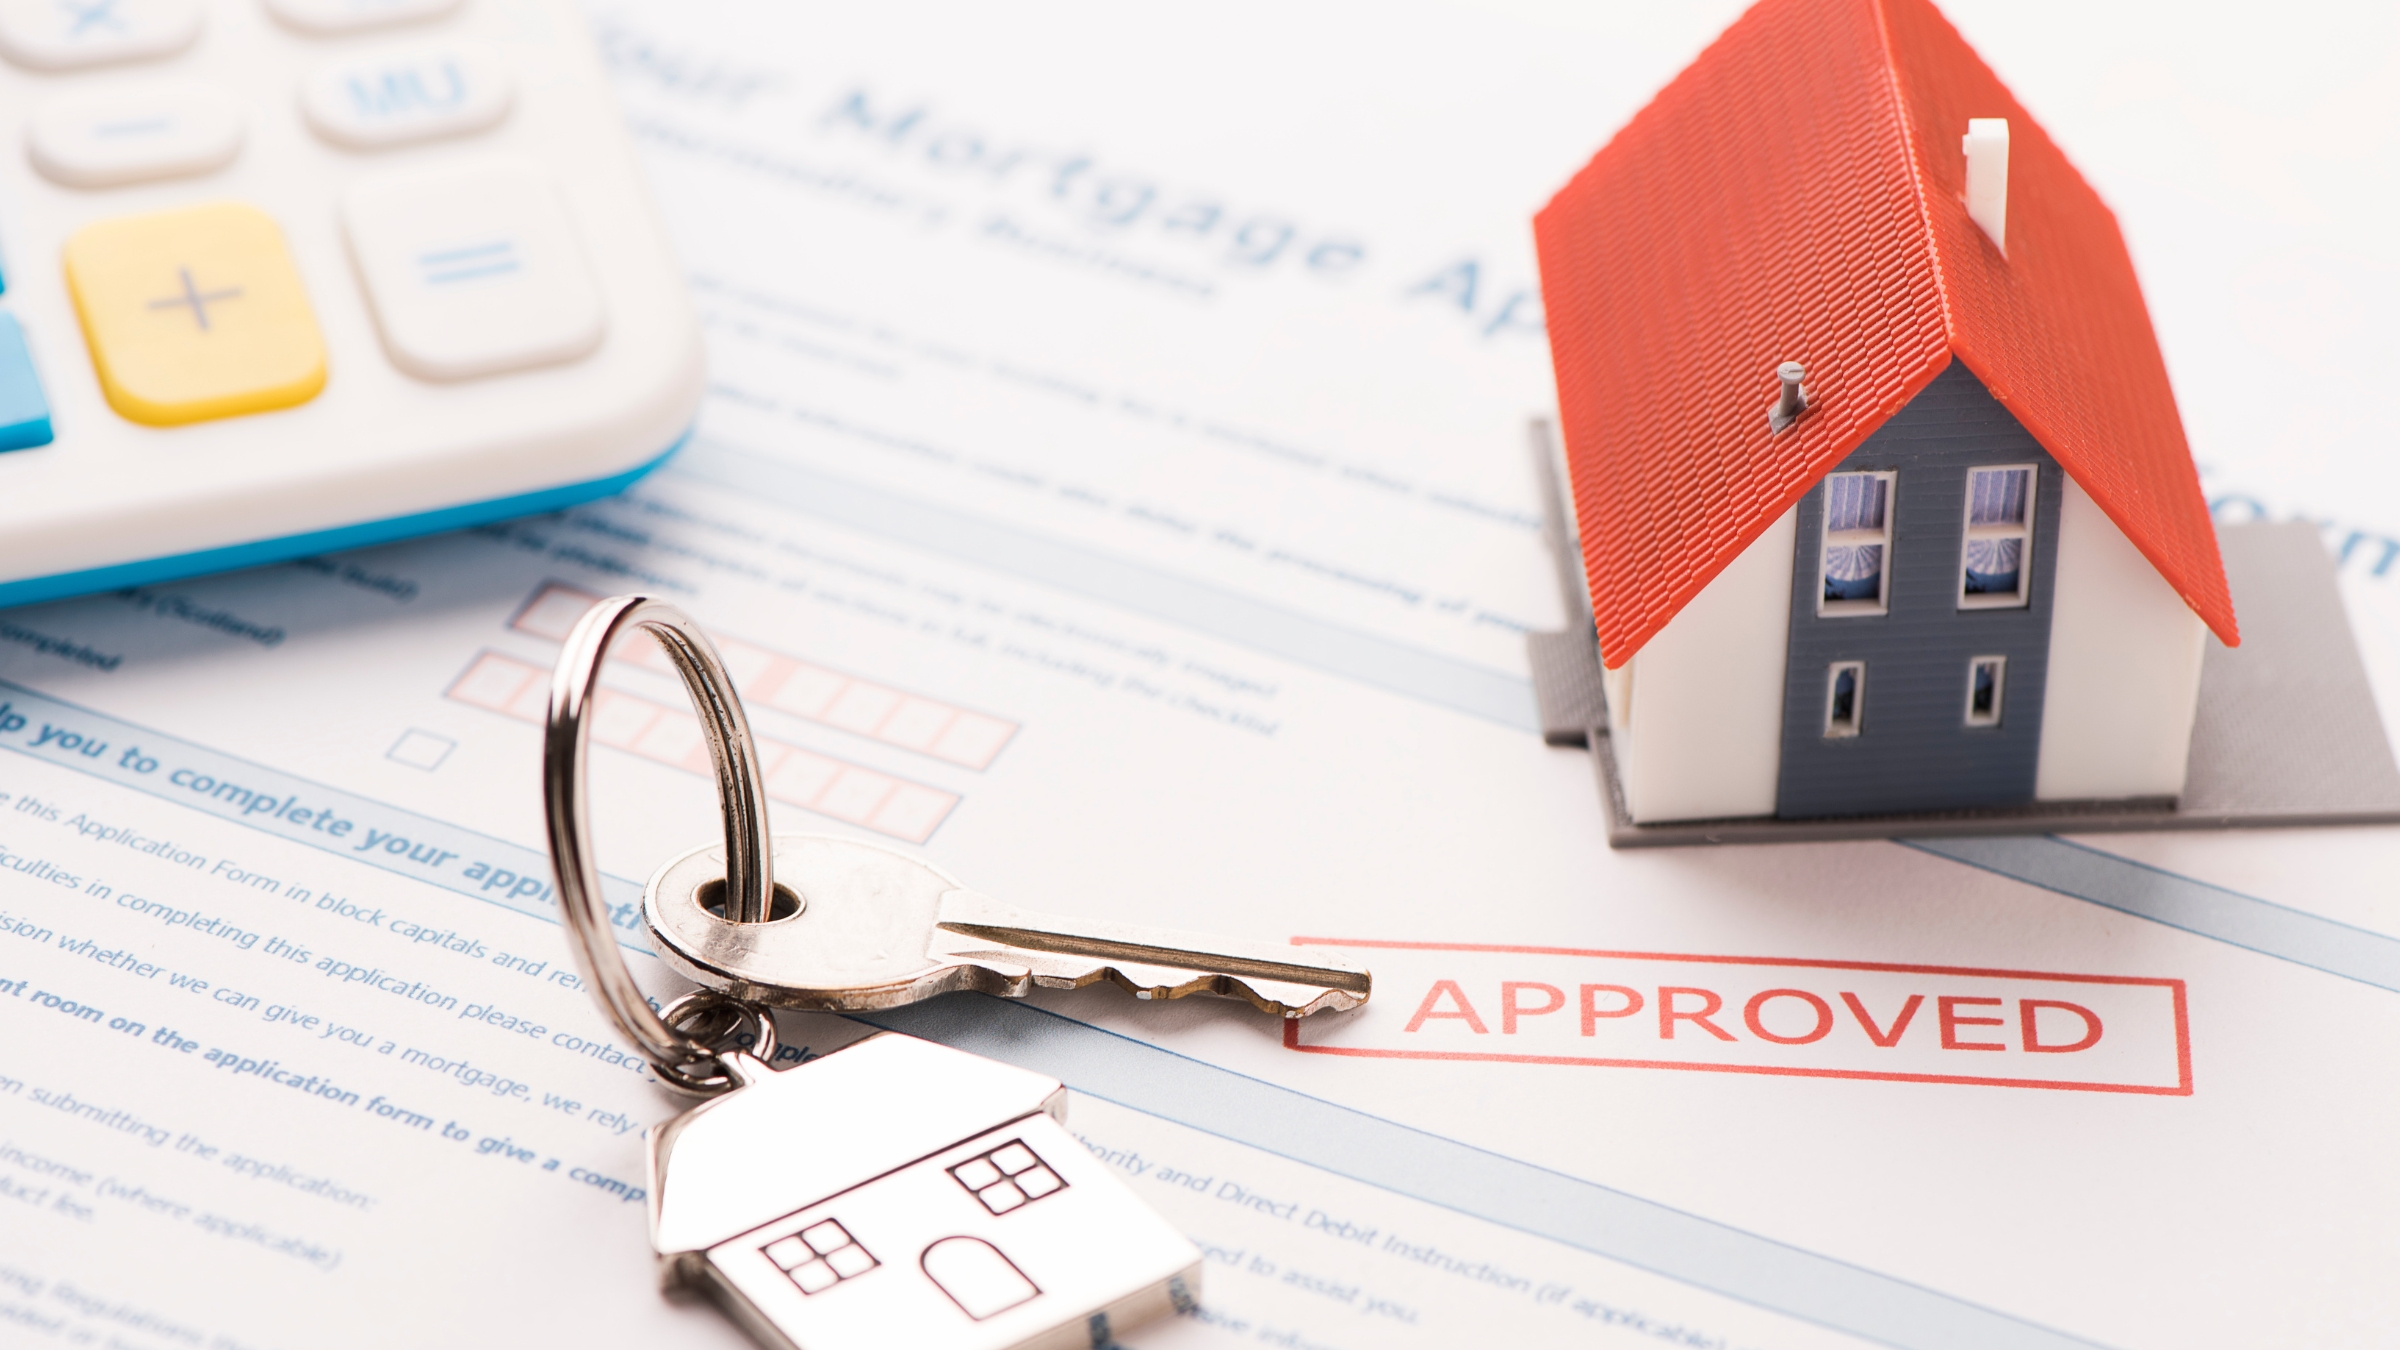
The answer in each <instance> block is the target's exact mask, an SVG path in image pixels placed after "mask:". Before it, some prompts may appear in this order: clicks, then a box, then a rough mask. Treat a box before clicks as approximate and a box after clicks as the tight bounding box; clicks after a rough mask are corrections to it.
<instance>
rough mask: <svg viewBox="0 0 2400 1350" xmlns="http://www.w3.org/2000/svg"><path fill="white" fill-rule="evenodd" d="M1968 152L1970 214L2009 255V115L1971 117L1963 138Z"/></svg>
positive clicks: (1970, 217) (1968, 207) (2004, 255)
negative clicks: (2007, 116)
mask: <svg viewBox="0 0 2400 1350" xmlns="http://www.w3.org/2000/svg"><path fill="white" fill-rule="evenodd" d="M1960 148H1961V149H1963V150H1965V151H1966V152H1967V217H1968V218H1969V219H1970V220H1973V221H1974V222H1975V223H1976V224H1977V225H1978V226H1980V227H1981V228H1982V230H1983V232H1984V233H1985V234H1987V235H1990V236H1991V238H1992V244H1993V246H1994V247H1995V248H1998V249H1999V250H2000V256H2001V257H2003V258H2005V257H2007V256H2008V119H2007V118H2005V117H1970V118H1968V119H1967V134H1966V136H1965V137H1964V138H1963V140H1962V142H1961V146H1960Z"/></svg>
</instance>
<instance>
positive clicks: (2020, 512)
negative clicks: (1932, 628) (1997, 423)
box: [1958, 464, 2035, 609]
mask: <svg viewBox="0 0 2400 1350" xmlns="http://www.w3.org/2000/svg"><path fill="white" fill-rule="evenodd" d="M2034 483H2035V469H2034V466H2032V465H2030V464H2012V465H2006V466H2003V467H2000V468H1992V469H1970V470H1968V471H1967V539H1966V545H1965V547H1964V548H1963V549H1962V550H1960V556H1959V566H1958V607H1959V608H1960V609H2021V608H2023V607H2024V606H2025V604H2026V603H2027V601H2028V600H2029V599H2030V598H2031V596H2032V595H2033V489H2034Z"/></svg>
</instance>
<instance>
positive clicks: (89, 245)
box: [66, 202, 325, 426]
mask: <svg viewBox="0 0 2400 1350" xmlns="http://www.w3.org/2000/svg"><path fill="white" fill-rule="evenodd" d="M66 254H67V289H68V290H69V291H71V292H72V293H73V294H74V296H75V312H76V313H77V314H78V315H79V316H81V317H82V319H83V340H84V341H85V342H86V343H88V344H89V345H90V346H91V349H92V365H93V366H94V367H95V368H97V369H98V370H99V372H100V387H101V389H102V390H103V391H104V392H105V393H106V394H107V395H108V405H109V406H110V407H112V408H115V409H116V410H117V411H118V412H120V413H123V414H124V415H125V416H126V417H129V418H131V419H132V420H134V421H136V422H147V423H149V424H150V425H152V426H172V425H174V424H176V423H178V422H198V421H203V420H205V419H207V418H211V417H237V416H240V415H241V414H243V413H255V412H266V411H268V410H269V409H273V408H288V407H291V406H292V405H293V404H295V403H306V402H308V401H309V400H310V399H312V398H315V397H316V396H317V391H318V390H320V389H323V388H324V387H325V343H324V341H323V339H321V338H319V337H318V336H317V320H316V316H315V315H314V314H312V313H311V312H310V311H309V308H308V293H307V292H306V291H305V290H303V289H302V288H301V285H300V273H299V272H298V271H297V270H295V269H294V268H293V267H292V259H291V255H290V254H288V253H286V252H284V248H283V231H282V230H280V229H277V228H276V226H275V222H274V221H273V220H271V219H269V218H268V216H267V214H266V213H265V212H263V211H260V210H259V209H257V208H256V207H251V206H244V205H242V204H240V203H239V202H216V203H212V204H210V205H207V206H192V207H185V208H184V209H182V210H178V211H161V212H159V213H157V214H155V215H147V216H120V217H118V218H116V219H114V220H102V221H96V222H94V223H92V224H90V225H86V226H84V227H83V228H82V229H80V230H77V231H76V232H75V233H74V235H73V236H72V237H70V238H69V239H68V240H67V250H66Z"/></svg>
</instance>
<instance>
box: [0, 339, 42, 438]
mask: <svg viewBox="0 0 2400 1350" xmlns="http://www.w3.org/2000/svg"><path fill="white" fill-rule="evenodd" d="M49 443H50V400H48V399H46V398H44V397H42V380H41V377H40V376H38V375H36V374H34V373H33V353H31V352H29V351H27V350H26V349H25V330H24V329H22V328H20V327H18V326H17V316H16V315H14V314H0V450H23V449H26V448H28V447H30V446H36V445H48V444H49Z"/></svg>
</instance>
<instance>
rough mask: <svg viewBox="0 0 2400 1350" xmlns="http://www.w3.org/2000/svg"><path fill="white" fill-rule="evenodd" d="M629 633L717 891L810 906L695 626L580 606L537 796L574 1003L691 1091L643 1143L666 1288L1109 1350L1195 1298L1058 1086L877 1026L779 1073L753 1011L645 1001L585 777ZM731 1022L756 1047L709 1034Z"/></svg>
mask: <svg viewBox="0 0 2400 1350" xmlns="http://www.w3.org/2000/svg"><path fill="white" fill-rule="evenodd" d="M636 628H640V629H645V630H647V631H649V632H650V633H652V634H654V635H656V636H657V638H658V640H659V642H660V644H661V645H662V646H663V647H665V648H666V651H667V654H668V656H669V657H671V658H672V659H673V661H674V664H675V668H676V670H677V672H678V673H680V674H681V675H682V677H683V682H684V686H685V688H686V689H688V690H689V691H690V692H691V695H692V702H693V705H694V706H695V707H696V708H697V709H698V711H699V713H700V721H701V724H702V726H703V727H705V728H706V729H707V736H708V746H709V757H710V760H711V762H712V763H713V764H714V765H715V766H716V777H717V795H718V799H719V802H720V803H721V805H722V807H723V810H724V821H725V841H724V844H723V846H722V849H721V851H720V852H718V853H716V854H714V855H712V856H714V857H715V858H716V861H715V862H714V863H713V864H712V866H713V869H714V873H715V874H714V876H712V877H711V878H708V880H710V881H712V882H714V883H715V886H716V888H717V889H718V890H719V891H721V893H722V895H723V899H722V900H721V901H720V902H719V904H718V908H719V909H721V910H723V911H725V912H727V913H729V914H735V915H739V916H742V917H741V918H740V919H734V920H728V922H731V923H741V922H744V921H747V923H748V924H750V925H752V926H755V927H758V928H767V927H771V926H772V925H773V922H774V916H775V915H776V914H777V913H778V911H779V908H780V909H781V910H782V911H786V912H788V911H792V910H794V909H797V908H800V907H801V906H803V905H804V903H805V902H804V900H803V898H802V896H801V895H799V894H796V893H795V892H794V891H793V889H792V888H790V887H778V886H777V885H776V882H775V878H774V868H775V864H776V857H777V852H778V847H777V845H776V844H775V843H774V842H772V841H770V839H769V837H768V834H767V817H766V796H765V793H764V792H763V791H762V790H761V783H760V781H759V771H758V754H757V750H756V748H755V746H754V745H753V744H752V742H751V738H750V728H749V724H748V722H747V720H746V719H745V718H744V717H743V715H742V707H741V700H740V698H739V697H738V696H737V695H736V693H735V691H734V688H733V684H732V681H731V680H730V679H729V678H728V677H727V675H726V673H725V668H724V664H723V662H722V661H720V660H719V659H718V656H717V652H716V649H715V647H714V646H712V645H711V644H710V642H709V640H708V637H707V635H706V634H704V633H702V632H701V631H700V629H699V627H698V625H696V624H694V623H693V622H692V621H691V619H690V618H688V617H687V616H685V615H684V614H683V613H682V611H680V610H678V609H676V608H675V607H674V606H672V605H669V604H666V603H664V602H662V601H659V600H655V599H651V598H648V597H644V596H620V597H618V598H616V599H613V600H605V601H602V602H601V603H600V604H598V605H596V606H594V607H593V609H592V610H591V612H589V613H587V614H586V615H584V617H583V619H582V621H581V622H579V623H578V624H577V625H576V626H575V630H574V631H573V633H571V634H570V635H569V636H568V638H567V643H566V650H565V651H564V652H563V653H562V654H561V655H560V658H559V664H558V670H557V673H556V675H555V677H554V678H553V679H552V682H551V686H550V720H549V726H548V729H547V732H546V735H545V740H544V745H543V793H544V805H545V808H546V815H547V824H548V828H549V835H550V851H551V865H552V868H553V870H554V872H555V875H556V878H557V882H558V894H559V904H560V908H561V910H562V911H563V914H564V918H565V923H566V929H567V935H568V938H569V943H568V945H569V947H570V948H571V949H572V951H573V952H574V956H575V961H576V965H577V966H578V967H579V968H580V969H581V970H582V972H583V976H584V979H585V980H586V981H587V982H589V984H590V987H591V990H592V993H593V996H594V997H595V998H596V999H598V1000H599V1003H600V1007H601V1010H602V1011H603V1012H604V1013H605V1014H606V1015H607V1017H608V1020H609V1022H610V1024H611V1025H613V1026H614V1027H615V1028H616V1029H617V1033H618V1034H619V1035H621V1036H623V1037H624V1038H625V1039H626V1040H627V1041H628V1042H630V1043H632V1044H633V1045H634V1046H635V1047H636V1048H637V1049H638V1050H640V1052H641V1054H642V1056H643V1058H644V1059H646V1060H648V1061H649V1063H650V1066H651V1068H652V1069H654V1070H656V1071H657V1073H658V1076H659V1078H660V1079H661V1080H662V1081H664V1082H666V1083H667V1084H668V1085H669V1086H671V1087H674V1088H676V1089H678V1090H680V1091H682V1092H685V1093H688V1094H691V1095H693V1096H698V1097H703V1098H706V1100H704V1101H702V1102H701V1103H700V1104H699V1105H697V1106H694V1107H692V1108H691V1109H690V1110H688V1111H685V1112H684V1113H683V1114H681V1115H679V1116H677V1117H675V1118H674V1119H672V1120H669V1121H667V1122H665V1123H664V1124H661V1125H656V1126H653V1127H652V1128H651V1129H650V1131H649V1134H648V1135H647V1136H646V1142H647V1145H648V1153H649V1180H650V1245H651V1247H652V1249H653V1250H654V1251H655V1252H657V1254H658V1259H659V1275H660V1283H661V1286H662V1288H663V1289H664V1290H665V1291H666V1292H667V1293H668V1294H669V1295H670V1296H675V1295H686V1296H698V1297H702V1298H706V1299H708V1300H710V1301H711V1302H713V1303H715V1304H716V1306H717V1307H718V1308H720V1309H721V1310H722V1311H723V1312H724V1313H725V1314H726V1315H727V1316H728V1317H730V1318H732V1319H733V1321H734V1322H735V1323H736V1324H738V1325H739V1326H741V1327H742V1328H743V1329H744V1330H745V1331H747V1332H748V1333H749V1334H750V1335H751V1336H752V1337H754V1338H755V1339H756V1340H757V1341H758V1342H759V1343H760V1344H762V1345H765V1346H769V1347H774V1348H775V1350H803V1348H805V1350H851V1348H852V1347H856V1350H869V1348H870V1347H872V1348H873V1350H883V1348H884V1347H890V1346H910V1347H927V1348H928V1350H1002V1348H1003V1347H1014V1346H1028V1347H1030V1346H1044V1347H1069V1346H1080V1345H1086V1344H1088V1345H1091V1346H1105V1345H1108V1344H1110V1343H1112V1342H1113V1341H1114V1339H1115V1335H1116V1333H1117V1332H1119V1331H1122V1330H1125V1329H1127V1328H1130V1327H1132V1326H1135V1325H1137V1324H1139V1323H1141V1322H1145V1321H1148V1320H1149V1319H1151V1318H1153V1317H1157V1316H1160V1315H1162V1314H1165V1313H1168V1312H1171V1311H1176V1310H1179V1309H1188V1308H1191V1307H1193V1306H1194V1305H1195V1301H1196V1299H1197V1297H1198V1295H1199V1290H1200V1252H1199V1250H1198V1249H1197V1248H1195V1247H1194V1246H1193V1245H1192V1244H1191V1243H1190V1242H1189V1241H1188V1240H1186V1239H1185V1238H1184V1237H1183V1235H1182V1234H1180V1233H1178V1232H1176V1231H1175V1229H1174V1228H1173V1227H1171V1226H1170V1225H1169V1224H1168V1223H1167V1222H1166V1221H1165V1220H1164V1219H1162V1218H1160V1217H1159V1216H1158V1214H1157V1213H1156V1212H1155V1211H1153V1210H1151V1209H1150V1208H1149V1206H1147V1205H1145V1204H1143V1203H1142V1201H1141V1200H1140V1199H1139V1198H1138V1197H1136V1196H1135V1195H1134V1194H1133V1192H1132V1191H1131V1190H1129V1189H1127V1188H1126V1186H1125V1184H1124V1183H1123V1182H1122V1181H1120V1180H1118V1179H1117V1177H1116V1176H1115V1174H1114V1173H1112V1172H1111V1171H1109V1170H1108V1169H1107V1168H1106V1167H1104V1166H1102V1165H1101V1164H1100V1163H1099V1162H1098V1161H1097V1160H1096V1159H1094V1158H1093V1157H1092V1155H1091V1154H1090V1153H1089V1152H1088V1151H1087V1150H1086V1149H1085V1148H1084V1147H1083V1146H1082V1145H1081V1144H1079V1143H1077V1142H1076V1141H1075V1140H1074V1138H1073V1137H1072V1136H1070V1135H1068V1134H1067V1132H1066V1130H1065V1129H1064V1128H1062V1126H1061V1124H1060V1122H1061V1120H1063V1118H1064V1116H1065V1112H1066V1091H1065V1089H1064V1088H1063V1087H1062V1086H1061V1085H1060V1084H1059V1083H1058V1081H1057V1080H1056V1079H1052V1078H1046V1077H1044V1076H1042V1075H1040V1074H1037V1073H1032V1072H1029V1071H1027V1070H1024V1069H1019V1068H1015V1067H1013V1066H1011V1065H1007V1064H1002V1063H999V1062H997V1061H994V1060H989V1059H984V1058H982V1057H980V1056H977V1055H971V1054H967V1053H966V1052H964V1051H960V1050H953V1049H950V1048H949V1047H947V1046H942V1045H936V1044H934V1043H932V1042H930V1041H922V1040H917V1039H915V1038H913V1037H908V1036H901V1035H896V1034H893V1033H888V1032H887V1033H879V1034H876V1035H872V1036H869V1037H867V1038H866V1039H864V1040H861V1041H859V1042H857V1043H855V1044H852V1045H849V1046H846V1047H844V1048H843V1049H841V1050H838V1051H836V1052H834V1053H833V1054H830V1055H826V1056H823V1057H822V1058H818V1059H813V1060H810V1061H808V1062H807V1063H805V1064H801V1065H799V1066H796V1067H794V1068H791V1069H787V1070H784V1071H783V1072H780V1073H778V1072H775V1071H774V1070H772V1069H770V1068H769V1067H768V1062H769V1061H770V1060H771V1059H772V1058H773V1057H774V1053H775V1022H774V1019H773V1018H772V1017H771V1016H769V1015H768V1014H767V1013H766V1012H765V1011H764V1010H763V1009H762V1008H760V1007H759V1006H758V1005H757V1004H756V1003H754V1002H750V1001H747V1000H745V999H742V998H737V997H734V996H732V995H730V994H727V993H723V992H719V991H717V990H713V989H701V990H697V991H695V992H693V993H691V994H687V995H685V996H684V997H682V998H679V999H677V1000H675V1001H674V1002H672V1003H669V1004H667V1005H666V1006H665V1007H664V1008H661V1009H653V1008H652V1007H651V1006H650V1002H649V1000H648V999H647V998H646V997H644V996H643V994H642V991H641V989H640V987H639V986H638V985H636V984H635V983H634V979H633V972H632V971H631V970H630V969H629V968H628V967H627V966H626V964H625V957H624V954H623V953H622V952H621V951H619V950H618V948H617V942H616V935H615V932H614V930H613V929H612V927H611V926H610V924H609V919H608V906H607V904H606V902H605V901H604V899H603V898H602V894H601V889H600V872H599V867H598V864H597V862H596V860H595V858H594V856H593V853H592V849H591V815H590V807H589V803H588V801H587V794H586V790H585V760H586V758H587V756H588V752H589V740H590V713H591V709H592V698H593V694H594V692H595V691H596V688H597V682H598V675H599V668H600V663H601V660H602V658H603V657H604V656H605V655H606V654H607V652H608V650H609V648H610V646H611V645H612V644H613V643H614V642H615V641H616V640H617V639H618V638H619V637H621V636H624V635H627V634H630V633H631V632H632V631H633V630H634V629H636ZM780 847H781V849H783V850H790V849H791V848H792V847H793V845H792V843H791V841H789V840H786V841H782V843H781V845H780ZM894 856H898V855H894ZM681 861H682V860H678V863H680V862H681ZM675 865H677V864H670V868H672V867H673V866H675ZM663 874H664V869H662V875H663ZM656 886H657V883H656V882H655V881H654V882H653V883H652V888H653V890H655V889H656ZM779 901H780V906H779ZM928 992H938V991H932V990H929V991H928ZM920 996H921V995H920ZM892 1001H895V1002H897V1001H905V1000H901V999H895V1000H892ZM736 1032H746V1033H747V1034H748V1036H749V1037H750V1041H751V1044H750V1048H749V1049H747V1050H741V1049H732V1050H722V1049H718V1048H716V1046H717V1045H718V1044H719V1043H720V1042H722V1041H724V1040H725V1039H726V1038H727V1036H728V1035H729V1034H732V1033H736Z"/></svg>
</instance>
